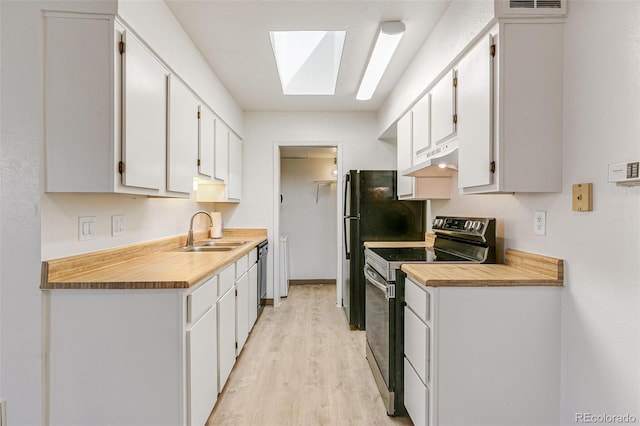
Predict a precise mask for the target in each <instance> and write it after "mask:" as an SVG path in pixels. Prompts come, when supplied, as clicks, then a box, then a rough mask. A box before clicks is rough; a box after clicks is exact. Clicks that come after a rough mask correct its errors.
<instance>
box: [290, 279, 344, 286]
mask: <svg viewBox="0 0 640 426" xmlns="http://www.w3.org/2000/svg"><path fill="white" fill-rule="evenodd" d="M317 284H329V285H336V280H335V279H313V280H289V285H317Z"/></svg>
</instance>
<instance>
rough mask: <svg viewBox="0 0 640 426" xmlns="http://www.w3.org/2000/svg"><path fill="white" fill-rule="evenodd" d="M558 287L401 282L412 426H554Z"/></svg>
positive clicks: (406, 385) (406, 390) (557, 387)
mask: <svg viewBox="0 0 640 426" xmlns="http://www.w3.org/2000/svg"><path fill="white" fill-rule="evenodd" d="M560 296H561V288H560V287H544V286H541V287H534V286H529V287H522V286H513V287H511V286H504V287H425V286H423V285H420V284H417V283H415V282H413V281H412V280H411V279H410V278H407V279H406V281H405V301H406V308H405V319H404V326H405V335H404V340H405V354H404V355H405V357H404V399H405V407H406V409H407V412H408V413H409V416H410V417H411V419H412V421H413V423H414V424H415V425H433V426H435V425H452V424H459V425H472V424H486V425H489V424H490V425H496V426H498V425H504V426H507V425H508V426H515V425H556V424H558V423H559V421H560V412H559V404H558V401H559V400H560V376H559V373H560Z"/></svg>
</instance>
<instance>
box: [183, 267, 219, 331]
mask: <svg viewBox="0 0 640 426" xmlns="http://www.w3.org/2000/svg"><path fill="white" fill-rule="evenodd" d="M217 293H218V276H217V275H216V276H214V277H212V278H210V279H209V280H208V281H207V282H205V283H203V284H202V285H201V286H199V287H198V288H197V289H195V290H194V291H193V292H192V293H190V294H188V295H187V322H188V323H191V322H196V321H198V320H199V319H200V318H201V317H202V316H203V315H204V313H205V312H207V311H208V310H209V309H210V308H211V307H212V306H213V305H214V304H215V303H216V297H217Z"/></svg>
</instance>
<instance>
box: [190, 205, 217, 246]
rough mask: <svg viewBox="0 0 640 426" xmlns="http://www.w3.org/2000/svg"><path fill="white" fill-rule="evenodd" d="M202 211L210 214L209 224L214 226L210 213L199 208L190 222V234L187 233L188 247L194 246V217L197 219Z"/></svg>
mask: <svg viewBox="0 0 640 426" xmlns="http://www.w3.org/2000/svg"><path fill="white" fill-rule="evenodd" d="M200 213H202V214H206V215H207V216H209V223H210V225H209V226H213V218H212V217H211V215H210V214H209V213H207V212H205V211H204V210H198V211H197V212H195V213H194V214H193V216H191V222H189V234H188V235H187V247H193V219H195V217H196V216H197V215H199V214H200Z"/></svg>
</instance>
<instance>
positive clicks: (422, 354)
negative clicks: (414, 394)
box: [404, 306, 429, 383]
mask: <svg viewBox="0 0 640 426" xmlns="http://www.w3.org/2000/svg"><path fill="white" fill-rule="evenodd" d="M404 337H405V339H404V354H405V356H406V357H407V359H408V360H409V361H410V362H411V364H412V365H413V368H414V369H415V371H416V373H418V376H419V377H420V380H422V381H423V382H425V383H427V382H428V381H429V327H427V325H426V324H425V323H423V322H422V321H420V318H418V317H417V316H416V314H415V313H413V311H412V310H411V309H409V308H408V307H406V306H405V308H404Z"/></svg>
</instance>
